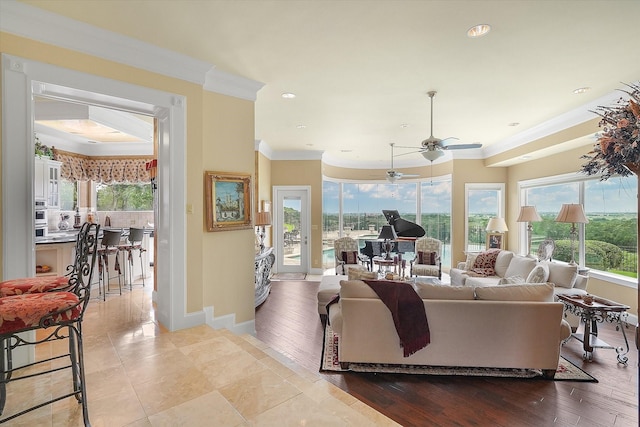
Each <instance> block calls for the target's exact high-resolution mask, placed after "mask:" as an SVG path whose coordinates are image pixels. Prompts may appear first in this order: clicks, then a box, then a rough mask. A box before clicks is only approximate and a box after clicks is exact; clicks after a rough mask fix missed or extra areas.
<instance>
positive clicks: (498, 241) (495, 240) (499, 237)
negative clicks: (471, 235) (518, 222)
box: [487, 233, 504, 249]
mask: <svg viewBox="0 0 640 427" xmlns="http://www.w3.org/2000/svg"><path fill="white" fill-rule="evenodd" d="M503 242H504V234H502V233H487V249H504V248H503V244H504V243H503Z"/></svg>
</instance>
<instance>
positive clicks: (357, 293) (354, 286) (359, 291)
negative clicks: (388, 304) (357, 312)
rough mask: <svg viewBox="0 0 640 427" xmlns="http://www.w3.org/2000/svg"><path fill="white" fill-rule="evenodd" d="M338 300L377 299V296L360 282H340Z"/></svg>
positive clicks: (369, 287)
mask: <svg viewBox="0 0 640 427" xmlns="http://www.w3.org/2000/svg"><path fill="white" fill-rule="evenodd" d="M340 298H341V299H342V298H378V294H376V293H375V291H374V290H373V289H371V286H369V285H367V284H366V283H364V282H363V281H362V280H341V281H340Z"/></svg>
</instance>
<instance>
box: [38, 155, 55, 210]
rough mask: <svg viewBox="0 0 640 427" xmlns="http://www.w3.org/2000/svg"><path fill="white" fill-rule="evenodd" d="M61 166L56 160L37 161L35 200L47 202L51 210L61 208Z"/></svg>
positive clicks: (39, 159)
mask: <svg viewBox="0 0 640 427" xmlns="http://www.w3.org/2000/svg"><path fill="white" fill-rule="evenodd" d="M60 165H62V163H61V162H57V161H55V160H50V159H43V158H39V157H36V159H35V178H34V179H35V198H36V199H39V200H46V202H47V208H49V209H51V208H54V209H55V208H59V207H60Z"/></svg>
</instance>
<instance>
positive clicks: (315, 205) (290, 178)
mask: <svg viewBox="0 0 640 427" xmlns="http://www.w3.org/2000/svg"><path fill="white" fill-rule="evenodd" d="M321 163H322V162H321V161H320V160H274V161H272V162H271V185H274V186H276V185H308V186H310V187H311V201H310V204H311V242H310V245H311V268H319V269H321V268H322V164H321Z"/></svg>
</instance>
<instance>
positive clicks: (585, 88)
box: [573, 86, 591, 95]
mask: <svg viewBox="0 0 640 427" xmlns="http://www.w3.org/2000/svg"><path fill="white" fill-rule="evenodd" d="M590 89H591V88H590V87H589V86H585V87H579V88H578V89H574V91H573V93H575V94H576V95H578V94H581V93H585V92H586V91H588V90H590Z"/></svg>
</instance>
